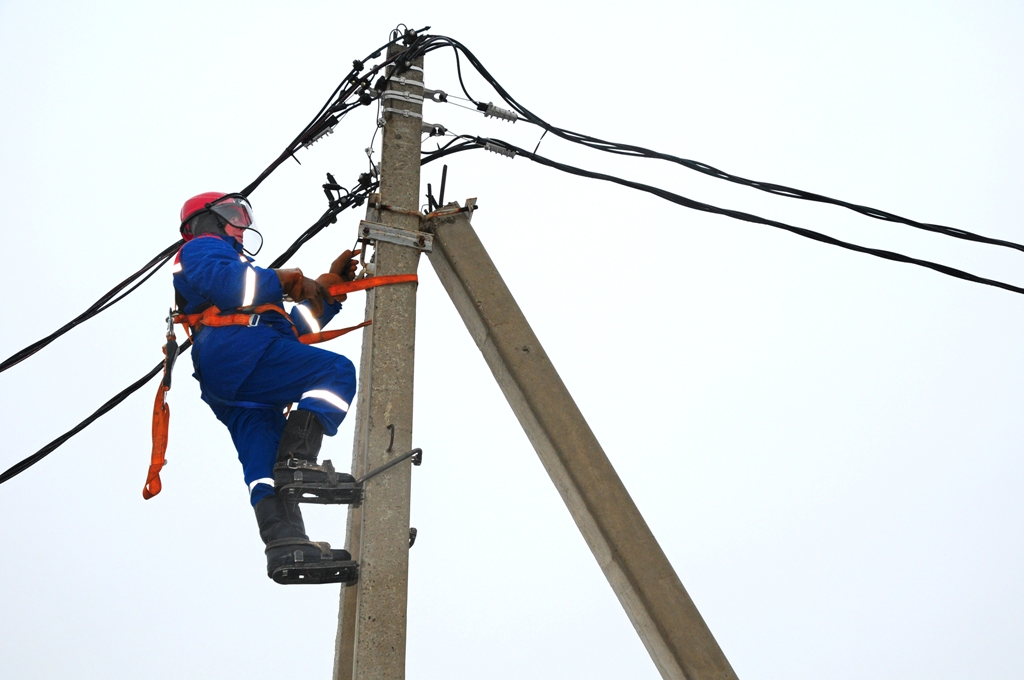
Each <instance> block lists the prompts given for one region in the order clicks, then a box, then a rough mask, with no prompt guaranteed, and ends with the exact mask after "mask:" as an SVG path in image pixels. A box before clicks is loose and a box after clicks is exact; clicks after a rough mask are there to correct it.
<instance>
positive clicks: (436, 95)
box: [423, 88, 448, 104]
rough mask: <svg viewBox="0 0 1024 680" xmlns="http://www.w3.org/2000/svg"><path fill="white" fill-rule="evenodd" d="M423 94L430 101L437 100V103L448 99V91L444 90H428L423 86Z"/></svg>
mask: <svg viewBox="0 0 1024 680" xmlns="http://www.w3.org/2000/svg"><path fill="white" fill-rule="evenodd" d="M423 96H424V97H426V98H427V99H429V100H430V101H433V102H437V103H438V104H442V103H444V102H447V101H448V93H447V92H445V91H444V90H428V89H427V88H423Z"/></svg>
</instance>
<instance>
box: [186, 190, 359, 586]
mask: <svg viewBox="0 0 1024 680" xmlns="http://www.w3.org/2000/svg"><path fill="white" fill-rule="evenodd" d="M252 229H253V215H252V208H251V207H250V205H249V202H248V201H247V200H246V199H245V197H244V196H242V195H240V194H223V193H218V192H209V193H204V194H199V195H198V196H194V197H192V198H190V199H188V200H187V201H185V204H184V205H183V206H182V208H181V234H182V236H183V237H184V239H185V244H184V245H183V246H182V247H181V249H180V250H179V251H178V254H177V256H176V257H175V259H174V266H173V272H174V289H175V294H176V302H177V306H178V312H179V314H183V315H198V314H201V313H203V312H206V313H207V315H208V316H217V317H220V318H219V319H218V318H210V319H208V320H207V322H205V323H204V320H203V319H202V318H200V320H198V321H197V324H196V325H195V326H193V327H192V334H191V336H192V342H193V348H192V362H193V365H194V367H195V373H194V377H195V378H196V379H197V380H199V384H200V386H201V389H202V398H203V401H205V402H206V403H207V404H209V406H210V408H211V409H212V410H213V412H214V414H215V415H216V416H217V419H218V420H220V421H221V422H222V423H224V425H226V426H227V428H228V431H229V432H230V433H231V438H232V440H233V442H234V444H235V448H236V449H237V450H238V459H239V461H240V462H241V464H242V471H243V474H244V477H245V483H246V485H247V486H248V490H249V500H250V502H251V503H252V506H253V508H255V511H256V521H257V523H258V525H259V531H260V538H262V539H263V542H264V543H265V544H266V546H267V547H266V555H267V575H268V576H273V575H274V572H275V570H279V569H282V568H284V569H287V568H288V567H290V566H295V564H296V563H301V564H300V565H299V566H302V567H304V568H307V569H309V568H312V569H313V570H314V571H315V570H316V568H317V567H318V566H319V567H322V570H324V571H328V570H330V569H331V568H334V567H337V565H338V563H339V562H341V563H344V562H349V561H350V560H351V556H350V555H349V553H348V552H347V551H345V550H337V549H335V550H331V549H330V546H328V545H327V544H326V543H312V542H310V541H309V537H308V536H307V535H306V531H305V527H304V525H303V521H302V515H301V513H300V511H299V508H298V505H296V504H294V503H286V502H285V501H284V500H283V499H282V498H281V497H279V496H278V495H277V494H276V493H275V487H274V471H273V470H274V465H275V463H276V462H277V461H278V460H282V461H283V460H287V459H289V458H293V457H294V458H297V459H300V460H303V461H306V462H309V463H312V464H315V463H316V458H317V454H318V453H319V450H320V443H321V439H322V437H323V435H324V434H326V435H328V436H332V435H334V434H335V433H336V432H337V431H338V426H339V425H340V424H341V422H342V420H344V418H345V415H346V413H347V412H348V409H349V404H351V402H352V398H353V396H354V394H355V389H356V374H355V368H354V367H353V365H352V362H351V361H349V360H348V359H347V358H346V357H344V356H341V355H339V354H334V353H333V352H328V351H325V350H322V349H318V348H316V347H310V346H308V345H304V344H302V343H300V342H299V341H298V340H297V335H299V334H305V333H317V332H320V329H321V328H322V327H323V326H325V325H326V324H327V323H328V322H329V321H330V320H331V319H332V318H334V316H335V314H337V313H338V311H340V310H341V302H342V300H344V299H345V296H344V295H341V296H338V298H337V299H336V298H334V297H332V296H331V295H330V293H329V292H328V290H327V288H328V287H329V286H332V285H335V284H338V283H341V282H342V281H345V280H352V279H354V278H355V268H356V264H357V263H356V261H355V260H354V257H353V253H352V252H351V251H348V250H346V251H345V252H344V253H342V254H341V256H340V257H338V259H336V260H335V261H334V263H333V264H332V265H331V269H330V272H329V273H327V274H323V275H322V276H319V277H318V278H317V279H315V280H314V279H309V278H306V277H305V276H303V274H302V271H301V270H299V269H276V270H275V269H263V268H261V267H256V266H254V265H253V264H252V258H251V257H249V256H248V255H247V254H246V252H245V250H244V248H243V235H244V234H245V232H246V231H247V230H252ZM257 233H258V232H257ZM356 252H357V253H358V251H356ZM285 299H290V300H292V301H293V302H295V303H296V304H295V307H294V309H293V310H292V311H291V313H290V314H288V313H286V312H285V311H284V309H283V308H282V307H281V305H282V302H283V300H285ZM212 307H216V308H217V310H219V312H217V311H216V310H213V311H212V312H211V311H210V310H211V308H212ZM246 314H248V315H249V316H248V318H246V317H245V316H244V315H246ZM228 317H230V318H231V319H241V321H237V322H234V323H231V324H230V325H219V324H218V323H216V322H218V321H223V320H225V319H227V318H228ZM195 318H197V317H193V319H195ZM296 402H297V404H298V405H297V408H296V409H294V410H292V411H291V413H290V415H288V416H287V417H286V415H285V411H286V410H287V409H288V407H290V406H291V405H292V404H294V403H296ZM332 472H333V470H332ZM340 477H342V478H343V481H346V482H351V481H354V480H352V477H351V476H350V475H340ZM318 563H321V564H319V565H318ZM337 571H338V570H337V569H334V572H335V573H337ZM286 573H287V572H286ZM321 576H322V575H321ZM275 580H277V579H276V578H275ZM325 580H326V581H332V580H334V581H337V580H344V579H343V578H337V579H332V578H331V577H330V576H328V577H326V578H320V579H319V581H318V580H317V579H316V578H314V579H313V581H314V582H324V581H325Z"/></svg>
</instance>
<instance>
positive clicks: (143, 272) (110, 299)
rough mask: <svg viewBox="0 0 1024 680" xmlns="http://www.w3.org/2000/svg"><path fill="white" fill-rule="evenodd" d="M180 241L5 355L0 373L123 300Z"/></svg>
mask: <svg viewBox="0 0 1024 680" xmlns="http://www.w3.org/2000/svg"><path fill="white" fill-rule="evenodd" d="M182 243H183V242H182V241H178V242H176V243H173V244H171V245H170V246H168V247H166V248H164V249H163V250H161V251H160V253H159V254H157V255H156V257H154V258H153V259H152V260H150V261H149V262H147V263H146V264H145V265H143V267H142V268H141V269H139V270H138V271H137V272H135V273H134V274H132V275H131V276H129V277H128V278H127V279H125V280H124V281H122V282H121V283H119V284H117V285H116V286H114V287H113V288H111V289H110V290H109V291H107V292H106V293H105V294H104V295H103V296H102V297H101V298H100V299H99V300H97V301H96V302H94V303H92V305H90V306H89V308H88V309H86V310H85V311H84V312H82V313H81V314H79V315H78V316H76V317H75V318H74V319H72V320H71V321H68V322H67V323H66V324H64V325H63V326H61V327H60V328H58V329H57V330H55V331H54V332H53V333H50V334H49V335H47V336H46V337H45V338H42V339H41V340H37V341H35V342H33V343H32V344H31V345H29V346H28V347H25V348H24V349H22V350H20V351H18V352H15V353H14V354H12V355H11V356H9V357H7V359H5V360H4V361H3V362H2V363H0V373H2V372H3V371H6V370H7V369H8V368H10V367H12V366H15V365H16V364H19V363H21V362H22V361H24V360H25V359H28V358H29V357H30V356H32V355H33V354H35V353H36V352H38V351H39V350H41V349H43V348H44V347H46V346H47V345H49V344H50V343H51V342H53V341H54V340H56V339H57V338H59V337H60V336H62V335H64V334H65V333H67V332H68V331H70V330H71V329H72V328H74V327H75V326H78V325H80V324H82V323H84V322H86V321H88V320H89V319H91V318H92V317H94V316H96V315H97V314H99V313H100V312H102V311H104V310H106V309H110V307H112V306H114V305H115V304H117V303H118V302H120V301H121V300H123V299H124V297H125V296H126V295H128V293H131V292H132V291H134V290H135V289H136V288H138V287H139V286H141V285H142V284H143V283H145V282H146V281H147V280H148V279H149V278H150V277H151V276H153V274H155V273H156V272H157V271H159V269H160V267H162V266H163V265H164V264H165V263H166V262H167V261H168V260H170V259H171V258H172V257H174V253H176V252H177V250H178V248H179V247H181V244H182ZM147 272H148V273H147ZM140 277H142V278H141V280H139V281H138V282H137V283H135V285H134V286H132V283H133V282H135V281H136V279H139V278H140ZM129 286H131V288H130V289H129V290H127V291H126V292H125V293H124V294H123V295H121V296H120V297H117V294H118V293H120V292H121V291H123V290H124V289H125V288H128V287H129Z"/></svg>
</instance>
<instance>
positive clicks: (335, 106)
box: [239, 37, 415, 196]
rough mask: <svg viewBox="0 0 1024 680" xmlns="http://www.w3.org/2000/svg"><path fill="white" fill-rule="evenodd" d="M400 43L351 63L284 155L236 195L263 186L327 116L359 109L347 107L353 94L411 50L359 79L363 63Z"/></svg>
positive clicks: (387, 45) (363, 89) (389, 58)
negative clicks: (346, 73)
mask: <svg viewBox="0 0 1024 680" xmlns="http://www.w3.org/2000/svg"><path fill="white" fill-rule="evenodd" d="M400 39H401V37H399V38H395V39H394V40H390V41H388V42H387V43H385V44H383V45H381V46H380V47H378V48H377V49H376V50H374V51H373V52H371V53H370V54H369V55H367V57H366V58H365V59H362V60H357V61H355V62H353V65H352V70H351V71H349V73H348V75H346V76H345V78H344V79H342V81H341V82H340V83H339V84H338V86H337V87H336V88H334V91H333V92H331V96H330V97H328V98H327V102H326V103H325V104H324V105H323V106H322V107H321V108H320V111H319V112H318V113H317V115H316V116H314V117H313V120H311V121H310V122H309V124H308V125H306V127H304V128H303V129H302V132H300V133H299V134H298V135H297V136H296V137H295V139H293V140H292V142H291V143H290V144H289V145H288V146H287V147H286V148H285V150H284V151H282V152H281V155H280V156H278V157H277V158H276V159H275V160H274V162H273V163H271V164H270V165H269V166H267V168H266V169H265V170H264V171H263V172H261V173H260V174H259V176H258V177H257V178H256V179H255V180H253V182H252V183H250V184H249V185H248V186H247V187H245V188H244V189H242V191H240V192H239V193H241V194H242V195H244V196H248V195H250V194H251V193H252V192H253V191H255V190H256V187H258V186H259V185H260V184H262V183H263V180H265V179H266V178H267V177H269V176H270V174H271V173H272V172H274V170H276V169H277V168H278V167H280V165H281V164H282V163H284V162H285V161H286V160H288V159H289V158H291V157H292V156H293V155H294V154H295V153H296V152H298V150H299V147H301V146H302V144H303V143H304V141H305V138H306V136H307V135H309V133H310V132H311V131H312V130H314V129H315V128H317V126H318V125H321V124H323V123H324V121H325V117H326V116H329V115H331V114H333V113H339V112H340V113H341V115H344V114H345V113H348V111H350V110H351V109H352V108H355V106H357V105H362V103H363V102H356V103H355V104H352V105H351V106H350V105H349V104H348V99H349V97H351V96H352V95H354V94H356V93H357V92H360V91H365V90H366V89H368V88H369V87H371V83H372V79H373V77H374V76H376V75H377V74H378V73H379V72H380V71H381V69H383V68H385V67H387V66H389V65H391V64H393V63H395V61H396V60H398V59H399V58H401V57H403V56H404V55H406V54H407V53H408V52H409V49H411V46H410V47H409V48H406V49H405V50H403V51H401V52H396V53H395V54H394V55H392V56H390V57H387V58H386V59H385V60H384V61H382V62H381V63H379V64H377V65H375V66H374V67H372V68H371V69H370V70H369V71H368V72H367V73H366V74H365V75H363V76H361V77H360V76H359V74H360V73H361V72H362V70H363V69H364V68H365V67H366V64H365V62H367V61H369V60H370V59H376V58H377V57H379V56H380V55H381V54H382V53H383V52H384V51H385V50H387V49H388V48H389V47H390V46H391V45H392V44H394V43H395V42H397V41H398V40H400ZM414 44H415V42H414ZM346 83H348V84H349V87H348V88H347V89H346V88H345V84H346ZM367 103H368V102H367ZM346 107H348V108H346Z"/></svg>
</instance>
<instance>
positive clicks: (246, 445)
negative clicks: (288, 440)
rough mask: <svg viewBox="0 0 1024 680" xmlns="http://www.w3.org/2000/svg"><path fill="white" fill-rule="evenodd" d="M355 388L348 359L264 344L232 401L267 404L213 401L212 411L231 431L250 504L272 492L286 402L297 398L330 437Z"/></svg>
mask: <svg viewBox="0 0 1024 680" xmlns="http://www.w3.org/2000/svg"><path fill="white" fill-rule="evenodd" d="M207 371H209V368H208V367H205V366H204V372H207ZM355 391H356V372H355V367H354V366H353V365H352V362H351V361H349V360H348V359H347V358H346V357H343V356H341V355H340V354H334V353H333V352H328V351H326V350H322V349H319V348H316V347H310V346H308V345H303V344H301V343H298V342H294V341H292V340H289V339H281V340H276V341H274V342H273V343H271V344H270V346H269V347H267V349H266V351H265V352H264V354H263V356H261V357H260V360H259V362H258V363H257V364H256V368H255V369H254V370H253V372H252V373H250V374H249V377H247V378H246V379H245V381H244V382H243V383H242V385H241V387H240V388H239V389H238V392H237V393H236V395H235V399H234V400H232V401H233V402H235V403H236V404H237V402H250V403H254V404H266V405H267V406H270V407H271V408H247V407H242V406H237V405H233V404H232V403H231V402H228V403H226V404H217V405H214V404H212V403H211V408H213V411H214V413H216V414H217V417H218V418H219V419H220V420H221V422H223V423H224V424H225V425H227V426H228V430H229V431H230V432H231V438H232V440H233V441H234V443H235V448H236V449H237V450H238V459H239V461H240V462H241V463H242V469H243V471H244V474H245V483H246V484H247V485H248V486H249V498H250V501H251V502H252V504H253V505H256V503H257V502H258V501H259V500H260V499H261V498H263V497H264V496H266V495H268V494H270V493H272V488H273V486H272V485H273V481H272V479H273V476H274V474H273V469H274V463H275V462H276V459H277V447H278V444H279V443H280V441H281V432H282V431H283V429H284V423H285V418H284V414H283V410H284V408H285V406H287V405H288V404H292V403H294V402H298V407H299V408H300V409H304V410H307V411H312V412H313V413H314V414H315V415H316V417H317V419H318V420H319V421H320V423H321V424H322V425H323V427H324V434H326V435H328V436H333V435H334V434H335V433H336V432H337V431H338V426H339V425H341V421H342V420H344V419H345V415H346V414H347V413H348V408H349V404H350V403H351V402H352V398H353V396H355Z"/></svg>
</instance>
